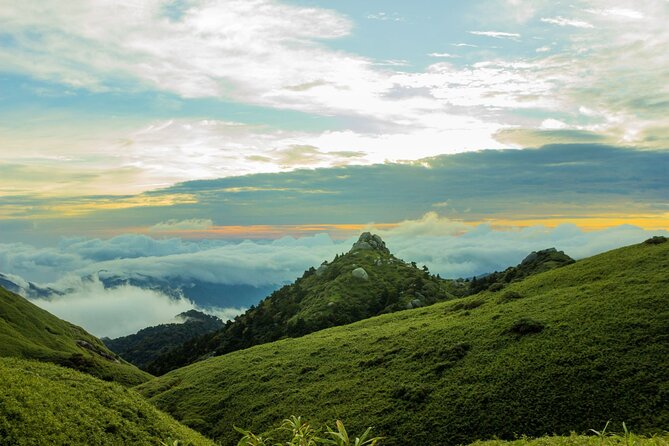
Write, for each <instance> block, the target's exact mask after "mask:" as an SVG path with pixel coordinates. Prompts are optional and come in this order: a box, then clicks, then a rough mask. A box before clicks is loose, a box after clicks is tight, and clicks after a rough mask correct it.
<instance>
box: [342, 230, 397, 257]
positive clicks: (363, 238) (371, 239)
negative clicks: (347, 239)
mask: <svg viewBox="0 0 669 446" xmlns="http://www.w3.org/2000/svg"><path fill="white" fill-rule="evenodd" d="M371 250H374V251H380V252H383V253H386V254H390V251H389V250H388V248H386V244H385V242H384V241H383V240H382V239H381V237H379V236H378V235H376V234H372V233H371V232H363V233H362V234H360V238H358V241H357V242H355V243H354V244H353V247H352V248H351V251H350V252H354V251H371Z"/></svg>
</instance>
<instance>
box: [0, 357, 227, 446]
mask: <svg viewBox="0 0 669 446" xmlns="http://www.w3.org/2000/svg"><path fill="white" fill-rule="evenodd" d="M0 382H1V383H2V393H1V394H0V444H2V445H15V446H24V445H25V446H29V445H63V446H64V445H101V446H106V445H109V446H118V445H128V446H135V445H161V444H165V443H164V442H165V441H167V440H168V439H171V442H170V443H169V444H170V446H172V445H173V444H175V443H174V441H178V442H179V443H178V444H179V445H192V446H200V445H201V446H214V443H213V442H212V441H210V440H208V439H206V438H204V437H203V436H202V435H200V434H198V433H196V432H194V431H192V430H190V429H188V428H187V427H185V426H183V425H181V424H179V423H178V422H177V421H175V420H174V419H173V418H172V417H170V416H168V415H166V414H165V413H163V412H161V411H159V410H158V409H156V408H155V407H154V406H152V405H151V404H150V403H149V402H147V401H146V400H145V399H144V398H142V397H141V396H140V395H139V394H137V393H136V392H135V391H133V390H131V389H127V388H125V387H123V386H121V385H119V384H116V383H109V382H104V381H101V380H99V379H96V378H93V377H91V376H89V375H86V374H84V373H80V372H77V371H74V370H70V369H66V368H63V367H58V366H56V365H52V364H46V363H40V362H36V361H26V360H21V359H16V358H0Z"/></svg>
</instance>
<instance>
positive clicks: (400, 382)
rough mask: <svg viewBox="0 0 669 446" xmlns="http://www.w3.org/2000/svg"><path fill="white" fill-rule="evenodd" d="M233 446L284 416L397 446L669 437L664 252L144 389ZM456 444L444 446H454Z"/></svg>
mask: <svg viewBox="0 0 669 446" xmlns="http://www.w3.org/2000/svg"><path fill="white" fill-rule="evenodd" d="M138 389H139V390H140V392H141V393H143V394H144V395H145V396H147V397H149V398H150V399H151V401H153V402H154V403H155V404H156V405H157V406H158V407H160V408H163V409H164V410H166V411H168V412H170V413H172V414H174V415H175V416H176V417H177V418H178V419H181V420H183V421H184V422H185V423H186V424H188V425H191V426H194V427H196V428H198V429H199V430H201V431H202V432H204V433H206V434H208V435H210V436H212V437H214V438H215V439H217V440H219V439H220V440H221V441H222V444H223V445H232V444H235V440H236V438H237V436H236V434H235V432H234V431H233V430H232V425H233V424H236V425H242V426H245V427H248V428H249V429H251V430H252V431H254V432H261V431H263V430H264V429H266V428H268V427H270V426H272V425H274V424H276V422H277V421H278V420H280V419H282V418H284V417H285V416H287V415H288V414H302V415H305V416H307V417H309V418H310V419H312V420H314V421H315V422H327V421H329V420H332V419H336V418H341V419H342V420H343V421H344V423H345V424H346V426H347V427H350V428H351V429H352V430H354V431H357V430H360V429H364V428H365V427H366V426H374V432H375V434H376V433H378V434H381V435H383V436H386V437H387V441H386V444H387V445H388V446H396V445H405V444H419V445H421V446H429V445H441V444H453V445H455V444H460V443H467V442H470V441H474V440H477V439H485V438H490V437H493V436H499V437H501V438H514V436H515V434H520V433H523V434H528V435H534V436H540V435H543V434H546V433H548V434H553V433H556V434H568V433H569V432H570V431H577V432H585V431H587V429H590V428H592V427H599V426H603V425H604V424H605V422H606V421H607V420H609V419H610V420H613V421H614V422H615V423H617V425H620V422H621V421H625V422H626V423H627V426H630V427H631V429H632V430H634V431H635V432H638V433H645V432H652V431H655V430H659V429H663V428H666V427H667V426H669V243H661V244H656V245H649V244H641V245H635V246H631V247H626V248H622V249H618V250H615V251H611V252H608V253H605V254H601V255H598V256H595V257H592V258H589V259H585V260H581V261H578V262H576V263H574V264H572V265H568V266H565V267H562V268H559V269H555V270H552V271H548V272H544V273H541V274H537V275H535V276H531V277H529V278H527V279H525V280H524V281H522V282H517V283H511V284H509V285H508V286H507V288H505V290H504V291H502V292H498V293H491V292H484V293H481V294H478V295H474V296H469V297H466V298H462V299H458V300H456V301H451V302H444V303H439V304H436V305H433V306H430V307H425V308H419V309H414V310H411V311H403V312H397V313H393V314H388V315H383V316H380V317H375V318H371V319H367V320H364V321H361V322H357V323H354V324H350V325H347V326H344V327H336V328H332V329H328V330H323V331H320V332H318V333H314V334H311V335H308V336H305V337H303V338H300V339H288V340H282V341H279V342H274V343H271V344H265V345H260V346H256V347H253V348H250V349H247V350H243V351H237V352H234V353H230V354H227V355H224V356H222V357H217V358H212V359H209V360H206V361H202V362H199V363H196V364H193V365H190V366H188V367H185V368H183V369H180V370H175V371H173V372H171V373H169V374H167V375H165V376H163V377H160V378H157V379H155V380H152V381H150V382H148V383H146V384H143V385H141V386H139V387H138ZM444 442H446V443H444Z"/></svg>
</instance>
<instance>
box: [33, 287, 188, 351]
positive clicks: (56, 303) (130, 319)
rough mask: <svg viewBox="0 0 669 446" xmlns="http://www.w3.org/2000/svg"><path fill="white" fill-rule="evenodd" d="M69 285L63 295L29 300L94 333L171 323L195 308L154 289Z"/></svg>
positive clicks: (131, 330) (114, 334) (118, 332)
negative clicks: (175, 317)
mask: <svg viewBox="0 0 669 446" xmlns="http://www.w3.org/2000/svg"><path fill="white" fill-rule="evenodd" d="M73 285H74V286H73ZM70 287H71V288H70V289H71V291H70V292H69V293H67V294H66V295H64V296H54V297H53V298H51V299H49V300H47V299H32V300H31V302H32V303H34V304H35V305H37V306H39V307H41V308H43V309H45V310H47V311H49V312H50V313H52V314H55V315H56V316H58V317H59V318H61V319H64V320H66V321H68V322H72V323H74V324H76V325H79V326H81V327H83V328H84V329H86V330H88V331H90V332H91V333H93V334H94V335H96V336H107V337H110V338H114V337H118V336H124V335H127V334H130V333H135V332H137V331H138V330H140V329H142V328H145V327H148V326H151V325H157V324H163V323H168V322H174V316H176V315H177V314H179V313H182V312H184V311H187V310H190V309H192V308H194V305H193V303H192V302H190V301H188V300H186V299H174V298H171V297H168V296H165V295H164V294H161V293H159V292H157V291H152V290H145V289H141V288H136V287H132V286H127V285H125V286H120V287H118V288H112V289H105V287H104V286H103V285H102V283H100V282H99V281H98V280H92V281H81V280H79V281H78V283H75V281H74V280H70Z"/></svg>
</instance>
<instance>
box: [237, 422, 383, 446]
mask: <svg viewBox="0 0 669 446" xmlns="http://www.w3.org/2000/svg"><path fill="white" fill-rule="evenodd" d="M336 427H337V430H336V431H335V430H332V429H330V428H329V427H326V431H325V433H323V432H321V431H320V430H316V429H314V428H313V427H312V426H311V424H309V422H307V421H304V420H302V417H296V416H294V415H293V416H291V417H290V418H288V419H285V420H283V423H281V426H280V427H278V428H276V429H274V430H273V431H271V432H270V433H269V434H268V436H267V437H266V438H263V437H262V436H261V435H256V434H254V433H252V432H250V431H246V430H244V429H240V428H238V427H235V430H236V431H237V432H239V433H240V434H242V438H241V439H240V440H239V442H238V443H237V446H318V445H335V446H376V445H378V444H380V442H381V439H382V438H381V437H374V438H369V437H370V435H371V433H372V428H371V427H370V428H367V430H366V431H365V432H364V433H363V434H362V435H361V436H360V437H354V439H352V440H351V438H350V437H349V435H348V432H347V431H346V428H345V427H344V423H342V422H341V420H337V421H336ZM286 433H287V434H288V439H287V440H284V441H280V440H276V439H274V438H273V436H272V435H275V436H276V437H278V438H280V437H282V436H284V437H285V434H286ZM282 434H283V435H282ZM321 435H325V436H327V437H330V438H322V437H321Z"/></svg>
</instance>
